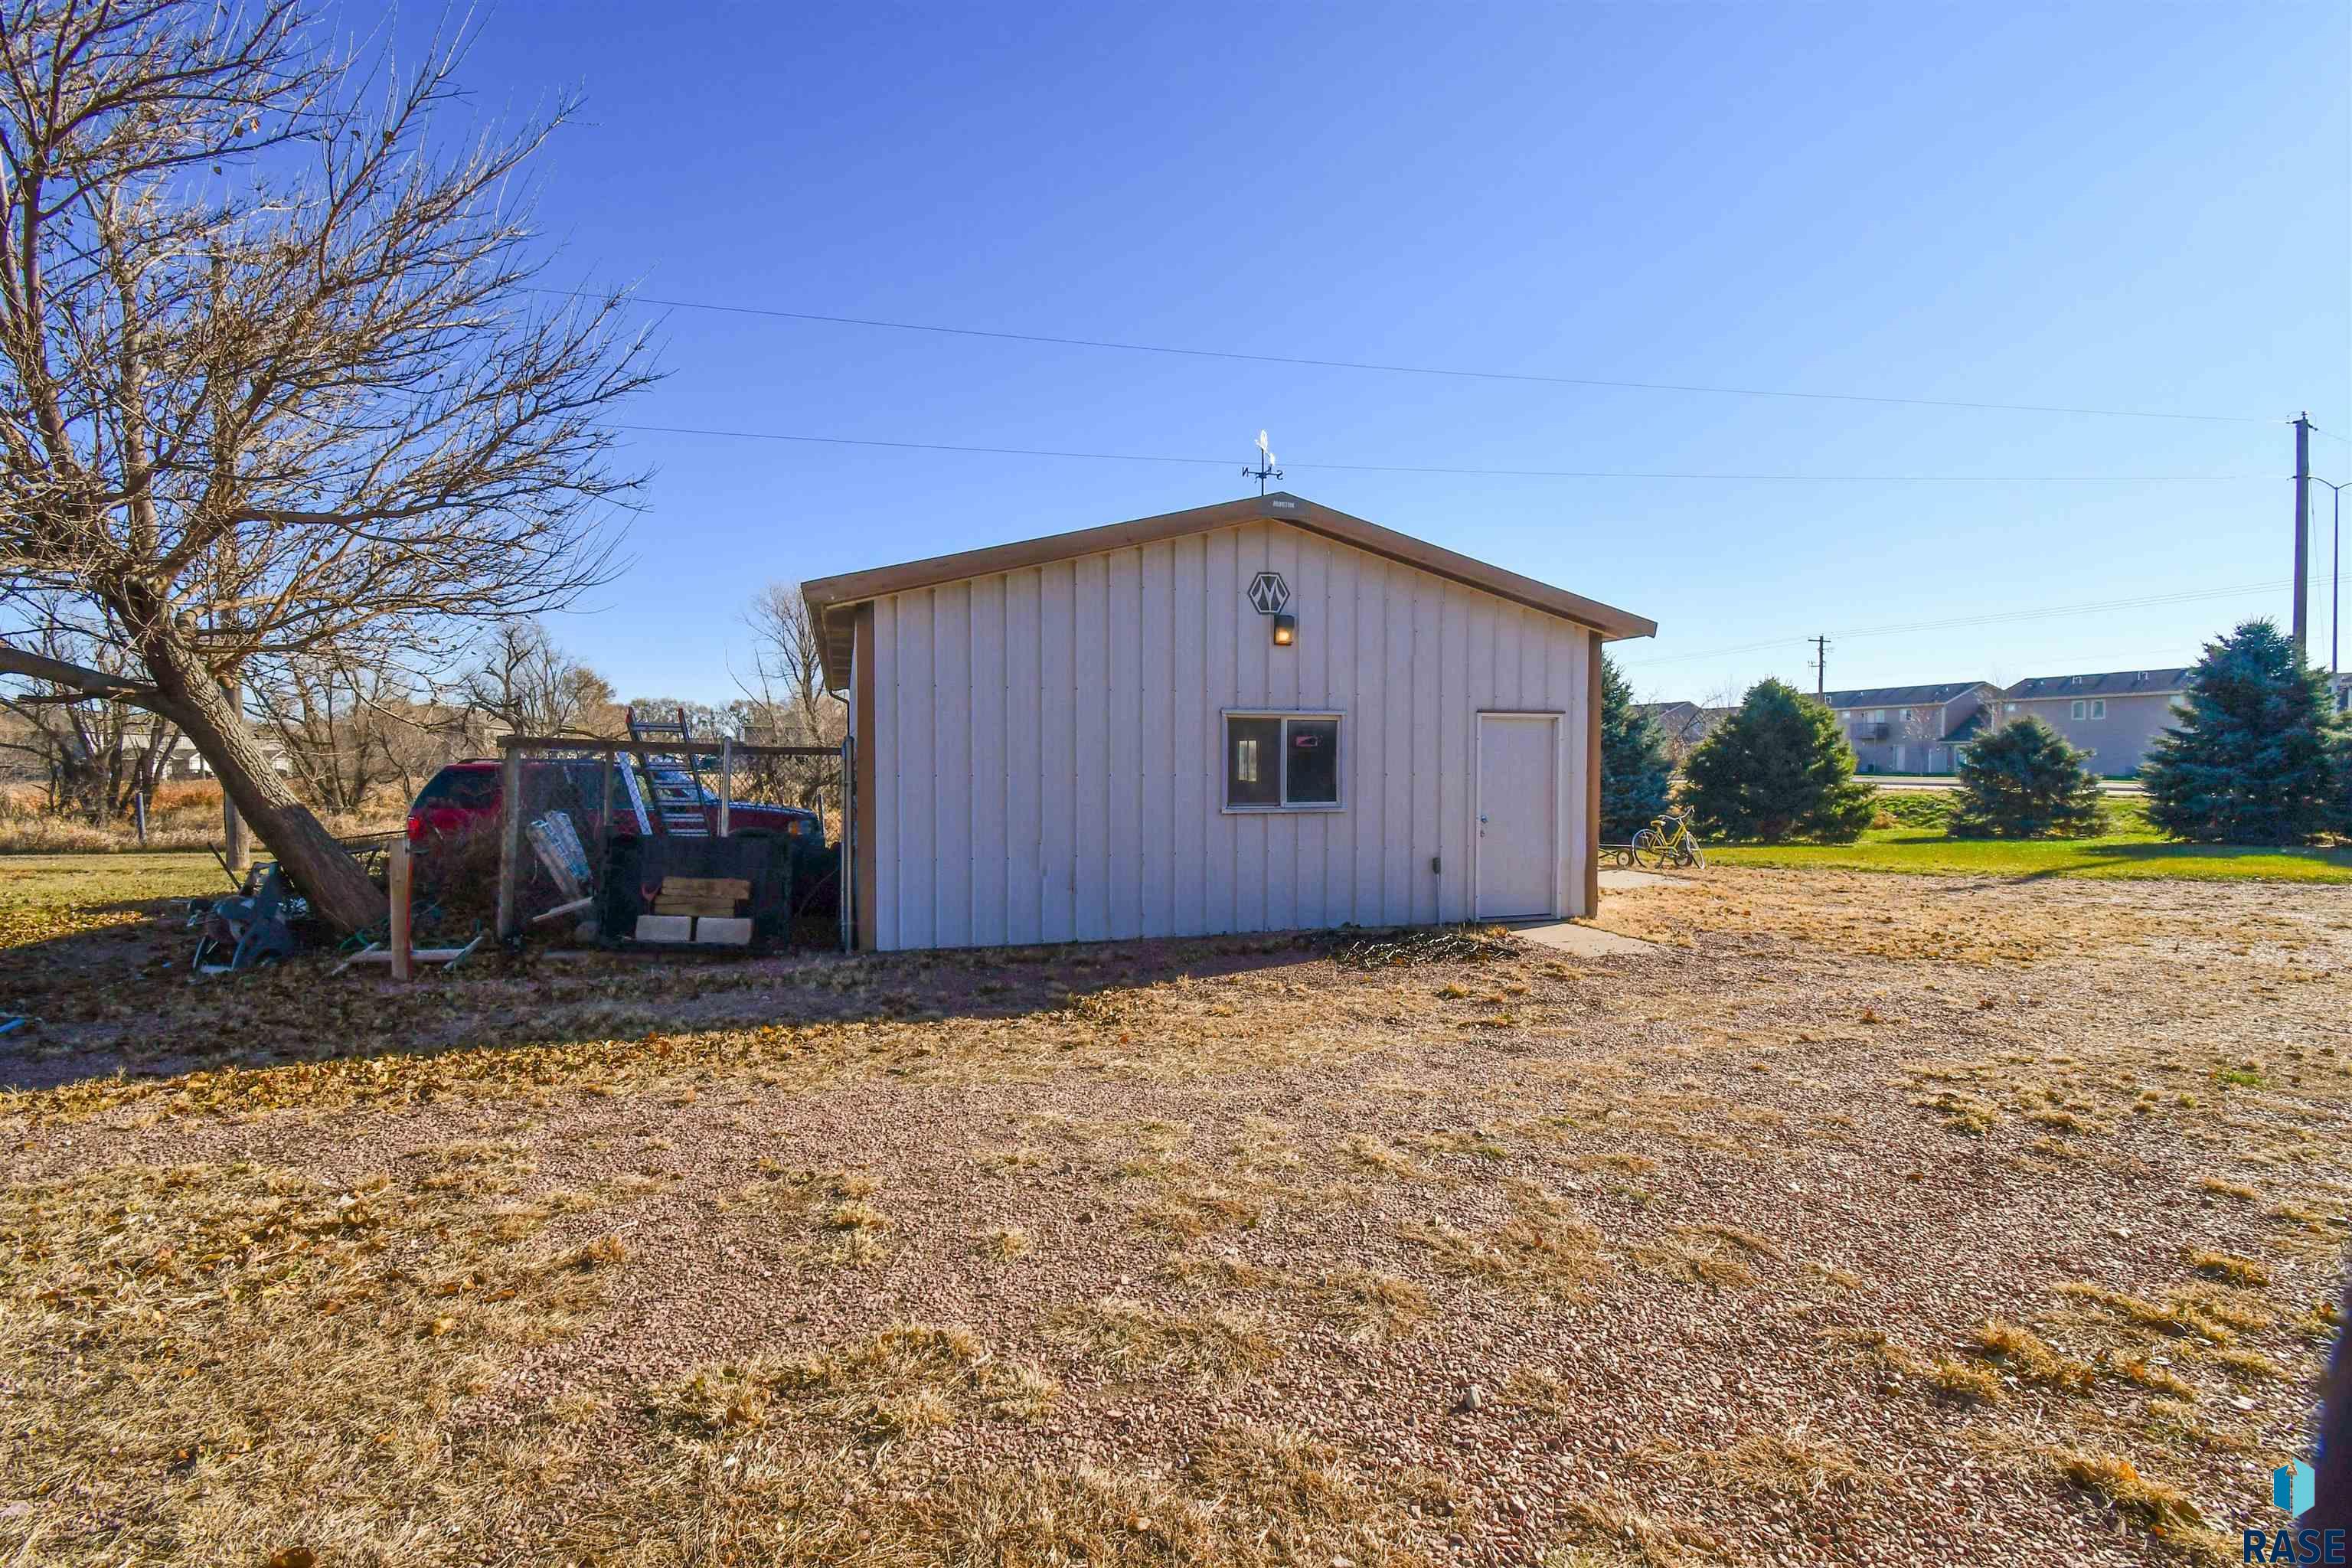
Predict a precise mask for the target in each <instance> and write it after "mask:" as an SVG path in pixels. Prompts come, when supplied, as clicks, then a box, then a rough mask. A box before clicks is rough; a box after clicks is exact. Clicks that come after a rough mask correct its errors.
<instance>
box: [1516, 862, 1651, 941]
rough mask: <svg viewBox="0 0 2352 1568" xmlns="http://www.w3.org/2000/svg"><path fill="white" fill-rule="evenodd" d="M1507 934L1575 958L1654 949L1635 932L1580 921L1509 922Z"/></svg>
mask: <svg viewBox="0 0 2352 1568" xmlns="http://www.w3.org/2000/svg"><path fill="white" fill-rule="evenodd" d="M1603 875H1606V873H1603ZM1511 934H1512V935H1513V936H1523V937H1525V938H1527V939H1528V941H1529V942H1541V943H1542V944H1543V945H1544V946H1546V947H1550V948H1557V949H1559V951H1560V952H1572V953H1574V954H1575V955H1576V956H1577V957H1579V958H1617V957H1622V956H1624V955H1627V954H1633V953H1643V952H1657V951H1658V944H1657V943H1656V942H1643V940H1642V939H1641V938H1640V937H1637V936H1620V935H1618V934H1617V933H1616V932H1615V931H1602V930H1601V928H1600V927H1599V926H1589V925H1580V924H1579V923H1578V922H1576V921H1540V922H1539V923H1538V924H1535V925H1523V926H1513V927H1511Z"/></svg>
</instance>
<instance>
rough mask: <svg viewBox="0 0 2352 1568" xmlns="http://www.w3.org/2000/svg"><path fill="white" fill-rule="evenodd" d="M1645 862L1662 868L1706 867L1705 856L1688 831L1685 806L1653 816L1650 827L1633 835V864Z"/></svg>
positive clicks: (1687, 815) (1688, 817)
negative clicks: (1662, 814)
mask: <svg viewBox="0 0 2352 1568" xmlns="http://www.w3.org/2000/svg"><path fill="white" fill-rule="evenodd" d="M1644 861H1647V862H1648V863H1649V864H1651V865H1653V866H1656V867H1659V868H1662V869H1663V868H1666V867H1669V866H1672V867H1678V868H1686V869H1689V870H1695V871H1696V870H1704V869H1706V851H1704V850H1702V849H1701V848H1700V847H1698V840H1697V838H1696V837H1693V835H1692V833H1691V830H1690V809H1689V807H1687V806H1684V807H1678V808H1676V809H1675V810H1672V811H1668V812H1667V813H1666V814H1665V815H1664V816H1654V817H1652V818H1651V819H1650V826H1647V827H1644V828H1643V829H1642V831H1640V832H1639V833H1636V834H1635V835H1633V864H1635V865H1636V866H1639V865H1641V864H1643V862H1644Z"/></svg>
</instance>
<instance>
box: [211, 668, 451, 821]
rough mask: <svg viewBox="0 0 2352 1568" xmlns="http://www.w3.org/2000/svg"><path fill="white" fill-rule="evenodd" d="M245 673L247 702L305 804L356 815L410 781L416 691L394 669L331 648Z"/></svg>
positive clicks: (248, 669) (346, 814)
mask: <svg viewBox="0 0 2352 1568" xmlns="http://www.w3.org/2000/svg"><path fill="white" fill-rule="evenodd" d="M245 701H246V705H247V708H248V709H249V710H251V711H252V712H254V713H255V714H256V715H257V716H258V717H259V718H260V720H261V721H263V722H264V723H265V724H267V725H268V728H269V729H270V731H272V732H273V733H274V734H275V735H276V737H277V740H278V744H279V746H280V747H281V748H283V750H284V752H285V756H286V762H287V771H288V773H289V774H290V775H291V776H292V779H293V782H294V784H295V785H296V786H297V788H298V789H299V792H300V794H301V795H302V796H303V797H304V798H305V799H306V800H309V801H310V802H311V803H313V804H314V805H318V806H320V807H321V808H322V809H324V810H327V811H330V812H338V813H341V814H343V815H345V816H355V815H357V814H359V813H360V812H362V811H364V810H365V809H366V808H367V805H368V800H369V797H370V796H371V795H373V794H374V793H375V792H376V791H377V790H378V789H379V788H381V787H383V786H384V785H386V784H393V783H394V782H395V781H401V780H404V779H405V778H406V777H407V775H408V773H409V772H410V769H409V767H408V766H407V763H406V754H407V752H408V750H409V748H408V747H406V746H405V745H404V741H405V740H406V739H407V737H406V736H404V734H403V733H402V731H405V730H407V729H409V728H410V727H411V726H410V725H409V723H408V722H407V721H406V719H405V716H404V710H408V709H410V708H411V707H412V702H411V689H410V687H409V685H408V682H407V679H406V678H405V677H404V676H403V675H401V674H400V673H399V672H398V671H397V670H396V669H392V668H387V667H386V666H384V665H383V664H380V663H375V662H372V661H369V660H365V659H360V658H347V657H345V656H344V655H342V654H341V653H340V652H337V651H335V650H332V649H330V650H328V651H325V652H321V653H304V654H295V655H292V656H290V657H288V658H274V659H270V660H268V661H266V662H264V663H260V664H258V665H254V666H248V667H247V681H246V683H245Z"/></svg>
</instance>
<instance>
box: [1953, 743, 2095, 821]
mask: <svg viewBox="0 0 2352 1568" xmlns="http://www.w3.org/2000/svg"><path fill="white" fill-rule="evenodd" d="M2083 763H2084V756H2083V753H2082V752H2078V751H2076V750H2075V749H2074V747H2072V746H2070V745H2068V744H2067V743H2066V742H2065V741H2064V739H2063V738H2062V737H2061V736H2060V735H2059V733H2058V731H2055V730H2053V729H2052V728H2051V727H2050V726H2049V725H2047V724H2045V723H2043V722H2042V721H2041V720H2039V719H2035V718H2031V717H2028V718H2024V719H2018V720H2014V721H2011V722H2010V723H2007V724H2004V725H2002V726H2001V727H2000V729H1998V730H1995V731H1992V732H1991V733H1990V734H1988V735H1986V736H1984V737H1983V738H1982V739H1981V740H1979V741H1978V742H1976V743H1975V744H1974V745H1972V746H1970V747H1969V749H1968V753H1967V755H1965V756H1963V757H1962V758H1961V759H1960V766H1959V786H1960V787H1959V790H1958V796H1959V798H1958V802H1957V803H1956V805H1955V808H1954V810H1953V812H1952V819H1951V822H1950V824H1949V825H1948V826H1947V827H1946V828H1945V829H1944V831H1945V832H1946V833H1947V834H1948V835H1950V836H1951V837H1954V838H2043V837H2053V836H2057V837H2079V836H2081V835H2084V834H2092V833H2098V832H2102V831H2104V830H2105V827H2106V826H2107V806H2106V801H2105V796H2104V795H2102V794H2101V793H2100V790H2099V781H2098V780H2097V779H2096V778H2095V777H2093V776H2092V774H2091V772H2090V770H2089V769H2087V768H2085V767H2084V765H2083Z"/></svg>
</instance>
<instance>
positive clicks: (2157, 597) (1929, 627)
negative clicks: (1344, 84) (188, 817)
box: [1626, 579, 2292, 667]
mask: <svg viewBox="0 0 2352 1568" xmlns="http://www.w3.org/2000/svg"><path fill="white" fill-rule="evenodd" d="M2289 586H2292V584H2290V583H2288V582H2287V581H2285V580H2284V579H2281V580H2280V581H2278V582H2274V583H2252V584H2245V585H2243V586H2242V587H2235V588H2191V589H2187V590H2184V591H2182V592H2180V593H2175V594H2146V595H2140V596H2138V597H2137V598H2131V599H2104V600H2100V601H2098V602H2097V603H2095V604H2087V605H2048V606H2045V607H2043V608H2041V609H2034V610H2001V611H1996V612H1994V613H1992V614H1990V615H1983V616H1952V617H1950V618H1948V619H1946V620H1940V621H1912V622H1907V623H1906V624H1905V625H1902V626H1869V627H1865V628H1864V629H1863V630H1860V631H1846V632H1838V633H1835V634H1833V640H1834V639H1843V638H1846V637H1900V636H1905V635H1907V634H1909V633H1913V632H1927V631H1948V630H1951V629H1954V628H1957V627H1960V626H2000V625H2006V624H2010V623H2012V622H2017V621H2036V620H2054V619H2058V618H2061V617H2063V616H2087V615H2095V614H2099V613H2101V612H2104V611H2108V610H2136V609H2144V608H2147V607H2148V606H2150V605H2182V604H2189V603H2192V602H2194V601H2198V600H2203V599H2227V598H2233V597H2240V596H2242V595H2248V594H2268V593H2275V592H2277V591H2278V590H2279V589H2281V588H2284V587H2289ZM1813 641H1814V639H1813V638H1811V637H1773V638H1770V639H1769V640H1767V641H1764V642H1753V643H1743V644H1741V645H1740V646H1739V647H1719V648H1711V649H1709V650H1708V651H1706V652H1705V653H1677V654H1669V655H1666V656H1665V657H1664V658H1638V659H1628V660H1626V663H1627V665H1628V666H1629V667H1630V666H1633V665H1651V664H1687V663H1690V662H1692V661H1694V660H1696V659H1703V658H1729V657H1731V656H1732V655H1735V654H1743V653H1759V652H1763V651H1765V650H1767V649H1770V648H1779V647H1801V646H1802V647H1810V646H1811V644H1812V643H1813Z"/></svg>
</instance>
